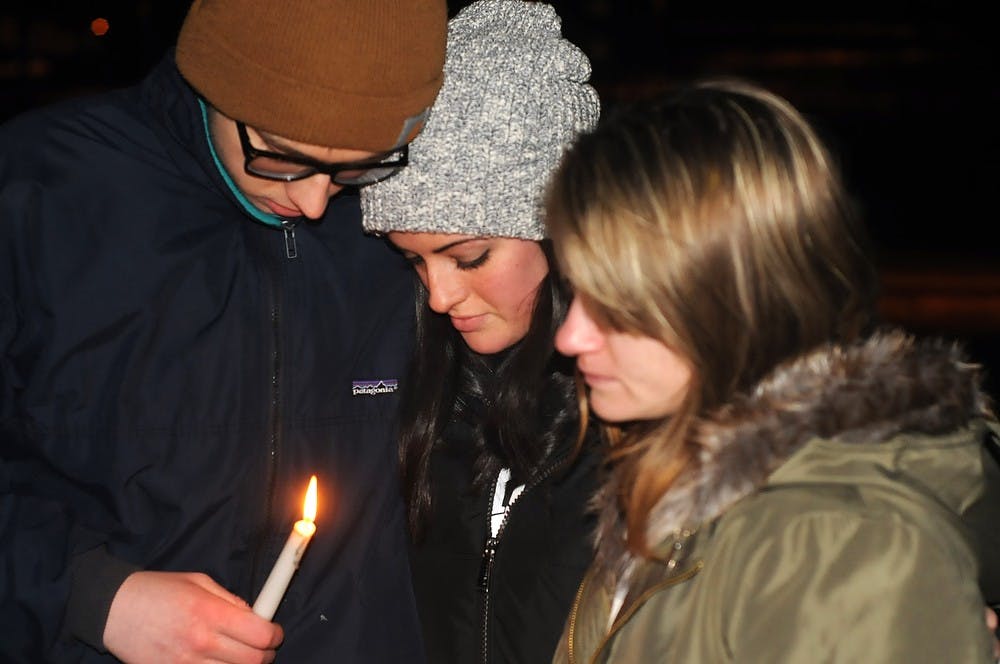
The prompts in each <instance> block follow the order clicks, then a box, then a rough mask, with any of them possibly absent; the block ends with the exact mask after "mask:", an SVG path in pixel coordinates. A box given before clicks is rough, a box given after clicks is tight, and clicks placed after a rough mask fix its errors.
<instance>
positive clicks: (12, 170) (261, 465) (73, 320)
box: [0, 58, 422, 664]
mask: <svg viewBox="0 0 1000 664" xmlns="http://www.w3.org/2000/svg"><path fill="white" fill-rule="evenodd" d="M295 233H296V246H297V250H298V257H296V258H293V259H290V258H288V257H287V255H286V247H285V241H284V238H283V234H282V232H281V231H280V230H275V229H274V228H271V227H268V226H266V225H264V224H262V223H260V222H258V221H255V220H252V219H251V217H250V216H249V215H248V214H247V213H246V212H245V211H244V210H243V208H242V207H241V206H240V204H239V203H238V202H237V201H236V200H235V198H234V197H233V195H232V194H231V193H230V191H229V190H228V189H227V188H226V185H225V184H224V182H223V180H222V179H221V177H220V175H219V173H218V170H217V168H216V166H215V164H214V162H213V161H212V158H211V155H210V152H209V148H208V143H207V141H206V137H205V130H204V125H203V121H202V116H201V112H200V109H199V107H198V104H197V100H196V97H195V96H194V94H193V93H192V91H191V90H190V89H189V87H188V86H187V85H186V84H185V83H184V81H183V79H182V78H181V77H180V76H179V74H178V73H177V71H176V68H175V66H174V64H173V60H172V58H167V59H166V60H165V61H164V63H163V64H161V65H160V66H159V67H158V68H157V69H156V70H155V71H154V72H152V73H151V75H150V76H149V77H148V78H147V79H146V80H145V81H144V82H143V83H142V84H141V85H139V86H136V87H134V88H130V89H127V90H123V91H119V92H115V93H110V94H107V95H103V96H99V97H96V98H91V99H86V100H80V101H74V102H70V103H67V104H63V105H60V106H58V107H54V108H49V109H44V110H40V111H35V112H32V113H30V114H27V115H25V116H22V117H20V118H16V119H14V120H12V121H10V122H8V123H7V124H6V125H5V126H3V127H2V128H0V660H2V661H5V662H6V661H15V662H39V661H53V662H71V661H72V662H81V661H82V662H97V661H112V660H113V658H112V657H111V656H110V655H108V654H102V653H100V652H99V651H98V650H97V649H95V648H92V647H91V646H88V645H85V644H83V643H82V642H81V641H80V640H78V639H76V638H73V637H72V636H69V635H68V634H67V631H68V626H67V624H66V623H65V619H66V615H67V601H68V599H67V598H68V597H69V596H70V587H71V576H72V575H71V574H70V568H71V566H72V565H74V564H75V565H77V567H76V569H77V572H78V575H77V576H78V582H79V583H80V584H81V585H79V586H77V592H76V593H75V594H74V595H73V601H74V609H73V612H72V613H74V614H75V615H76V616H77V619H79V617H80V616H81V615H82V616H83V617H84V622H85V623H86V620H87V619H88V615H89V620H90V621H91V624H90V625H89V629H90V632H91V634H90V636H91V637H93V634H97V639H98V640H99V638H100V637H99V635H100V630H102V629H103V624H104V620H105V618H106V615H105V613H103V612H106V610H107V607H108V602H110V598H111V596H113V593H114V591H115V590H116V589H117V584H118V583H119V582H120V581H121V580H122V578H124V575H125V574H127V573H128V571H130V570H131V569H135V568H144V569H154V570H178V571H200V572H204V573H206V574H208V575H210V576H211V577H212V578H214V579H215V580H216V581H218V582H219V583H220V584H222V585H223V586H225V587H226V588H228V589H229V590H231V591H232V592H234V593H236V594H238V595H240V596H242V597H244V598H245V599H247V600H248V601H249V602H251V603H252V602H253V600H254V598H255V597H256V594H257V592H258V591H259V589H260V587H261V585H262V584H263V582H264V578H265V577H266V576H267V573H268V571H269V570H270V568H271V566H272V564H273V563H274V560H275V559H276V557H277V554H278V552H279V551H280V549H281V547H282V545H283V544H284V541H285V539H286V538H287V537H288V534H289V532H290V530H291V527H292V524H293V523H294V521H295V520H296V519H298V518H300V517H301V511H302V499H303V495H304V492H305V488H306V484H307V482H308V480H309V476H310V475H311V474H316V475H317V476H318V478H319V514H318V517H317V521H316V523H317V533H316V535H315V537H314V538H313V541H312V543H311V544H310V546H309V548H308V550H307V551H306V554H305V556H304V558H303V560H302V565H301V567H300V569H299V571H298V573H297V575H296V577H295V578H293V580H292V583H291V586H290V588H289V591H288V593H287V595H286V596H285V600H284V602H283V604H282V605H281V606H280V607H279V609H278V612H277V614H276V616H275V620H276V621H277V622H279V623H281V624H282V625H283V627H284V629H285V634H286V638H285V642H284V644H283V646H282V647H281V648H280V649H279V656H278V661H279V662H282V661H285V662H294V663H296V664H300V663H308V662H330V661H336V662H341V663H347V662H364V663H365V664H370V663H372V662H401V661H403V662H413V661H419V660H420V659H421V658H422V656H421V654H420V653H421V645H420V636H419V627H418V623H417V618H416V612H415V608H414V601H413V596H412V591H411V590H410V581H409V570H408V564H407V555H406V550H407V547H406V539H405V537H406V536H405V531H404V521H403V511H402V502H401V498H400V495H399V489H398V481H397V477H398V475H397V468H396V465H397V462H396V453H395V449H396V448H395V440H394V429H395V420H394V417H395V410H396V406H397V394H396V393H395V392H394V389H395V387H394V386H395V385H396V383H395V382H393V381H395V380H396V379H398V378H400V377H401V375H402V374H403V371H404V368H405V366H406V363H407V359H408V356H409V354H410V342H411V337H412V315H413V304H412V297H413V296H412V275H411V271H410V268H409V267H408V266H407V265H406V264H405V262H404V261H402V259H401V258H400V257H399V256H397V255H396V254H395V253H394V252H392V251H391V250H390V249H389V248H388V247H387V246H386V245H385V244H384V243H383V242H382V241H380V240H378V239H374V238H369V237H365V236H364V235H363V234H362V232H361V226H360V220H359V207H358V203H357V197H356V195H355V196H351V195H349V194H343V195H341V196H338V197H337V198H335V199H334V200H333V201H332V202H331V204H330V207H329V210H328V212H327V214H326V216H325V218H324V219H323V220H321V221H320V222H302V223H300V224H299V225H298V227H297V228H296V231H295ZM379 381H382V382H383V386H382V387H383V389H367V390H366V389H363V388H364V386H363V385H362V383H370V382H375V383H376V385H377V384H378V382H379ZM109 580H110V587H106V588H105V589H104V590H103V591H102V590H101V589H102V587H105V586H107V585H108V583H109ZM88 583H89V586H88ZM80 588H83V589H84V590H83V591H82V592H81V591H80ZM102 593H103V594H102ZM69 627H72V628H73V629H74V630H75V632H74V633H79V632H80V631H81V628H80V627H79V626H78V625H76V626H74V625H70V626H69ZM84 627H86V625H84ZM83 631H84V632H86V631H87V629H83ZM98 645H99V642H98Z"/></svg>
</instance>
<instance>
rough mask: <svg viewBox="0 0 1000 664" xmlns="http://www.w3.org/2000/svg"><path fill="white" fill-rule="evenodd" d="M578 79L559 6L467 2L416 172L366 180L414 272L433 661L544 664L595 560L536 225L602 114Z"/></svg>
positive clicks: (417, 566)
mask: <svg viewBox="0 0 1000 664" xmlns="http://www.w3.org/2000/svg"><path fill="white" fill-rule="evenodd" d="M589 73H590V64H589V62H588V60H587V58H586V56H585V55H584V54H583V53H582V52H581V51H580V50H579V49H577V48H576V47H575V46H574V45H573V44H571V43H570V42H568V41H567V40H565V39H564V38H563V37H562V36H561V34H560V21H559V17H558V16H557V15H556V13H555V11H554V10H553V8H552V7H551V6H549V5H547V4H543V3H527V2H522V1H520V0H481V1H480V2H475V3H473V4H472V5H470V6H468V7H467V8H465V9H464V10H463V11H462V12H461V13H459V15H458V16H456V17H455V18H454V19H453V20H452V21H451V24H450V26H449V33H448V53H447V61H446V65H445V82H444V86H443V87H442V90H441V93H440V95H439V96H438V99H437V101H436V103H435V106H434V108H433V110H432V112H431V116H430V119H429V120H428V123H427V126H426V127H425V128H424V130H423V132H422V133H421V135H420V140H418V141H414V142H413V144H412V145H411V146H410V154H409V160H410V163H409V165H408V166H407V168H406V169H404V170H403V172H401V173H400V174H399V175H397V176H394V177H393V178H391V179H388V180H386V181H384V182H381V183H378V184H376V185H373V186H370V187H366V188H364V189H363V190H362V207H363V212H364V224H365V228H366V230H368V231H370V232H376V233H381V234H384V235H386V236H387V237H388V239H389V241H390V242H391V243H392V244H393V245H394V246H395V247H396V248H398V249H399V250H400V251H401V252H402V253H403V255H404V256H405V257H406V258H407V259H408V260H410V261H411V262H412V264H413V266H414V268H415V270H416V273H417V275H418V276H419V280H420V285H419V288H418V302H417V321H418V325H417V329H418V338H417V349H416V354H415V357H414V361H413V366H412V370H411V372H410V375H409V378H408V380H407V382H406V383H405V384H404V385H403V386H402V388H401V390H402V393H403V395H402V402H403V406H402V409H403V410H402V415H401V433H400V460H401V466H402V479H403V491H404V496H405V498H406V501H407V506H408V520H409V527H410V531H411V534H412V535H413V545H412V547H411V551H410V560H411V566H412V571H413V586H414V591H415V594H416V597H417V605H418V609H419V612H420V619H421V622H422V624H423V630H424V637H425V644H426V649H427V656H428V660H429V661H431V662H434V663H435V664H447V663H449V662H455V663H460V664H468V663H469V662H476V661H481V662H495V663H501V662H502V663H516V662H524V663H526V664H537V663H538V662H544V661H547V660H548V659H549V658H550V657H551V656H552V653H553V652H554V650H555V645H556V642H557V641H558V639H559V634H560V633H561V630H562V626H563V624H564V622H565V619H566V615H567V612H568V610H569V606H570V603H571V602H572V598H573V594H574V593H575V592H576V589H577V587H578V585H579V581H580V579H581V578H582V576H583V573H584V571H585V570H586V568H587V566H588V565H589V564H590V561H591V559H592V534H593V528H594V524H595V519H594V517H593V515H592V514H589V513H588V511H587V502H588V499H589V498H590V497H591V495H592V493H593V491H594V489H595V488H596V486H597V480H596V473H597V468H598V459H599V457H600V454H599V452H598V450H597V444H596V440H597V439H596V436H595V435H593V434H592V435H590V436H588V437H585V438H583V440H581V438H582V437H581V436H580V431H581V425H580V415H579V413H580V410H579V408H578V403H577V398H576V391H575V385H574V371H573V363H572V360H570V359H569V358H566V357H563V356H561V355H559V354H558V353H557V352H555V349H554V347H553V338H554V336H555V331H556V328H557V327H558V325H559V323H560V322H561V321H562V319H563V316H564V314H565V312H566V307H567V304H568V302H569V297H568V294H567V291H566V290H565V286H564V284H563V283H562V281H561V279H560V278H559V276H558V274H557V273H556V272H555V270H554V269H553V262H552V260H551V244H550V243H549V242H548V240H546V239H545V230H544V225H543V223H542V220H541V198H542V192H543V189H544V186H545V183H546V181H547V180H548V176H549V175H550V173H551V172H552V171H553V170H554V169H555V167H556V165H557V164H558V161H559V159H560V157H561V155H562V153H563V151H564V150H565V148H566V147H567V146H568V145H569V144H570V143H571V142H572V140H573V139H574V138H575V137H576V135H577V134H578V133H579V132H581V131H584V130H586V129H589V128H590V127H592V126H593V125H594V124H595V123H596V121H597V116H598V112H599V104H598V100H597V95H596V93H595V92H594V90H593V88H592V87H591V86H590V85H588V84H587V83H586V81H587V78H588V76H589ZM583 429H584V430H586V429H587V427H586V426H584V427H583Z"/></svg>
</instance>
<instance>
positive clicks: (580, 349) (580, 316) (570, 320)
mask: <svg viewBox="0 0 1000 664" xmlns="http://www.w3.org/2000/svg"><path fill="white" fill-rule="evenodd" d="M603 343H604V334H603V333H602V332H601V328H600V327H598V325H597V323H595V322H594V319H593V317H591V315H590V314H589V313H587V309H586V307H584V306H583V302H582V301H581V300H580V298H579V297H578V296H574V297H573V301H572V302H571V303H570V305H569V311H567V312H566V320H564V321H563V323H562V325H560V326H559V329H558V330H557V331H556V340H555V345H556V350H558V351H559V352H560V353H562V354H563V355H566V356H569V357H573V356H575V355H581V354H583V353H589V352H592V351H595V350H598V349H600V348H601V346H602V345H603Z"/></svg>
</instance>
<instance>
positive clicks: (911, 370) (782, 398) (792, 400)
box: [594, 330, 993, 572]
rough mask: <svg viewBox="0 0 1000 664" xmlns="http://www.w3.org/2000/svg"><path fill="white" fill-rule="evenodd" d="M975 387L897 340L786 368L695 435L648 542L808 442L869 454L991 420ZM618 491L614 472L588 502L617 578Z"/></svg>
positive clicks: (930, 345) (928, 347)
mask: <svg viewBox="0 0 1000 664" xmlns="http://www.w3.org/2000/svg"><path fill="white" fill-rule="evenodd" d="M979 382H980V378H979V366H978V365H975V364H970V363H969V362H968V361H967V360H966V359H965V357H964V354H963V353H962V351H961V350H960V349H959V348H958V347H957V346H955V345H949V344H945V343H944V342H941V341H937V340H927V341H919V342H918V341H916V340H914V338H912V337H911V336H908V335H907V334H905V333H904V332H902V331H899V330H889V331H885V332H881V333H878V334H876V335H874V336H872V337H870V338H868V339H866V340H864V341H863V342H860V343H858V344H856V345H852V346H838V345H827V346H823V347H821V348H818V349H816V350H815V351H812V352H810V353H808V354H806V355H804V356H801V357H798V358H795V359H793V360H791V361H789V362H786V363H784V364H782V365H780V366H779V367H777V368H776V369H775V370H774V371H772V372H771V373H770V374H768V375H767V376H766V377H765V378H764V379H763V380H761V381H760V382H759V383H758V384H757V385H756V386H755V387H754V389H752V390H750V391H748V392H747V393H743V394H740V395H738V396H737V397H736V398H735V399H733V400H732V401H731V402H730V403H728V404H726V405H725V406H723V407H721V408H718V409H716V410H715V411H714V412H713V413H711V414H710V415H709V416H707V417H706V418H704V420H703V421H702V423H701V424H700V425H699V426H698V428H697V432H696V439H697V442H698V444H699V446H700V450H701V452H700V454H699V456H698V459H697V463H696V464H694V465H692V466H690V467H688V468H687V469H686V470H685V471H683V473H682V474H681V476H680V477H679V478H678V480H677V481H676V482H675V483H674V485H673V487H672V488H671V489H670V490H669V491H668V492H667V493H666V494H665V495H664V496H663V497H662V498H661V499H660V501H659V502H658V503H657V505H656V506H655V507H654V509H653V510H652V512H651V513H650V518H649V524H648V530H647V537H648V542H649V543H650V544H651V545H653V544H655V543H657V542H659V541H662V540H663V539H664V538H665V537H667V536H668V535H669V534H670V533H672V532H675V531H678V530H683V529H692V528H696V527H697V526H698V525H699V524H702V523H705V522H708V521H711V520H713V519H715V518H716V517H718V516H720V515H722V514H723V513H724V512H725V511H726V510H727V509H728V508H729V507H731V506H732V505H733V504H734V503H736V502H737V501H739V500H740V499H742V498H744V497H746V496H748V495H750V494H752V493H754V492H756V491H757V490H758V489H759V488H760V487H761V486H763V485H764V484H765V483H766V482H767V480H768V478H769V477H770V476H771V475H772V474H773V473H774V472H775V470H777V469H778V468H779V467H780V466H781V465H782V464H783V463H785V462H786V461H787V460H788V459H789V458H790V457H791V456H792V455H793V454H794V453H795V452H797V451H798V450H799V449H801V448H802V447H803V446H804V445H805V444H806V443H807V442H808V441H810V440H812V439H815V438H823V439H832V440H837V441H838V442H845V443H852V442H854V443H868V444H870V443H877V442H882V441H886V440H888V439H890V438H892V437H893V436H896V435H897V434H900V433H904V432H909V433H918V434H931V435H936V434H944V433H947V432H950V431H954V430H956V429H958V428H959V427H962V426H963V425H965V424H967V423H968V422H969V421H970V420H972V419H974V418H977V417H987V418H992V417H993V415H992V413H991V410H990V405H989V399H988V397H986V396H985V395H984V394H983V393H982V392H981V391H980V387H979ZM622 481H623V480H622V478H621V477H620V474H618V473H615V471H614V469H612V470H611V471H610V473H609V477H608V479H607V481H606V482H605V484H604V486H603V487H602V489H601V491H600V492H598V494H597V495H596V496H595V498H594V506H595V508H596V509H597V511H598V513H599V516H600V521H599V525H598V528H597V531H596V538H597V561H598V564H599V565H600V566H602V567H605V568H610V569H614V570H617V571H618V572H621V571H622V570H623V569H624V568H625V566H626V565H627V563H628V561H629V560H630V555H629V554H628V552H627V550H626V548H625V543H624V540H625V526H624V522H623V520H622V517H621V512H620V510H619V506H618V500H617V496H618V495H620V486H621V483H622Z"/></svg>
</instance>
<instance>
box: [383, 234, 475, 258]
mask: <svg viewBox="0 0 1000 664" xmlns="http://www.w3.org/2000/svg"><path fill="white" fill-rule="evenodd" d="M487 239H489V238H485V237H478V236H477V237H467V238H462V239H461V240H455V241H454V242H449V243H448V244H445V245H441V246H440V247H436V248H434V249H431V253H432V254H441V253H444V252H446V251H448V250H449V249H452V248H453V247H457V246H459V245H462V244H465V243H467V242H475V241H477V240H487ZM393 246H395V247H396V248H397V249H399V250H400V251H402V252H403V253H404V254H415V253H416V252H414V251H411V250H409V249H404V248H403V247H401V246H399V245H398V244H396V243H395V242H393Z"/></svg>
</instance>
